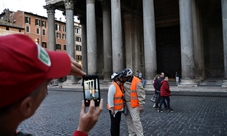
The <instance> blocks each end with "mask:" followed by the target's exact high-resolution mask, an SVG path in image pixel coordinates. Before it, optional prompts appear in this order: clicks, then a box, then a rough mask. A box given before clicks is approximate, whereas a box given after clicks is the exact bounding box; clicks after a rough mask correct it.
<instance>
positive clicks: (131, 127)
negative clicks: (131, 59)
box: [122, 68, 146, 136]
mask: <svg viewBox="0 0 227 136" xmlns="http://www.w3.org/2000/svg"><path fill="white" fill-rule="evenodd" d="M122 73H123V75H122V79H123V81H124V82H125V83H124V90H125V101H126V105H127V107H128V114H125V121H126V124H127V126H128V133H129V136H134V135H137V136H143V135H144V134H143V127H142V123H141V121H140V113H141V112H143V111H144V105H145V97H146V94H145V91H144V88H143V85H142V83H141V80H140V79H139V78H137V77H136V76H133V72H132V70H131V69H129V68H126V69H125V70H123V71H122Z"/></svg>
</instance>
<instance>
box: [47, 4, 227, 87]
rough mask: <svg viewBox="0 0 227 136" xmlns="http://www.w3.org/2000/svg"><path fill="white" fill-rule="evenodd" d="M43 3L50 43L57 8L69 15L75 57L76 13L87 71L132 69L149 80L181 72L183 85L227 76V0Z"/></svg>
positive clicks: (69, 48) (51, 42) (68, 29)
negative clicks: (162, 73)
mask: <svg viewBox="0 0 227 136" xmlns="http://www.w3.org/2000/svg"><path fill="white" fill-rule="evenodd" d="M44 8H45V9H47V13H48V24H53V26H52V27H51V25H49V26H50V27H49V28H48V31H49V34H48V36H49V43H48V45H49V47H50V48H52V47H54V45H55V34H54V26H55V25H54V17H55V16H54V13H55V10H61V11H62V12H63V14H64V15H65V16H66V33H67V34H66V44H67V53H68V54H69V55H71V56H73V54H74V46H75V42H74V41H75V40H74V32H73V31H74V29H73V25H74V22H73V17H74V16H78V18H79V20H80V24H81V26H82V55H83V57H82V62H83V70H84V71H86V72H87V74H98V75H99V76H100V77H101V78H102V79H104V80H109V79H110V75H111V74H112V73H113V72H116V71H121V70H123V69H124V68H131V69H132V70H133V71H134V72H135V73H136V71H140V72H142V73H143V76H144V78H145V79H147V80H148V81H151V80H152V79H153V77H154V76H155V75H156V74H157V73H160V72H165V73H166V75H168V76H169V77H175V74H176V72H177V73H178V75H180V78H181V84H182V85H195V84H197V83H198V82H200V81H202V80H204V79H206V78H222V79H226V78H227V0H46V5H45V6H44ZM51 32H53V33H51Z"/></svg>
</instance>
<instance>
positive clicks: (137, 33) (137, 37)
mask: <svg viewBox="0 0 227 136" xmlns="http://www.w3.org/2000/svg"><path fill="white" fill-rule="evenodd" d="M140 21H141V18H140V17H139V16H138V15H135V16H134V18H133V22H134V26H133V27H134V36H133V39H134V41H133V42H134V48H133V54H134V59H133V65H134V72H136V71H142V69H141V67H140V65H141V62H140V60H141V59H140V57H141V55H140V51H141V49H140V48H142V43H141V37H142V36H141V34H142V33H141V26H142V24H141V22H140Z"/></svg>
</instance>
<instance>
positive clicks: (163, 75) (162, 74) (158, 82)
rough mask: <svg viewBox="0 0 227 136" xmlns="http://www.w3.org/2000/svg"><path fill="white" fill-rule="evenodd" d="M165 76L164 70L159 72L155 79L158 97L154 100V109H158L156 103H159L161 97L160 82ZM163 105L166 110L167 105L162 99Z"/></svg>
mask: <svg viewBox="0 0 227 136" xmlns="http://www.w3.org/2000/svg"><path fill="white" fill-rule="evenodd" d="M164 77H165V73H164V72H161V74H160V76H159V78H158V81H157V86H158V90H157V93H158V99H157V101H156V102H155V110H158V109H159V106H158V104H159V103H160V100H161V99H162V98H161V96H160V89H161V85H162V84H161V82H162V80H163V79H164ZM163 103H164V106H165V109H166V110H167V109H168V108H167V105H166V102H165V101H164V102H163Z"/></svg>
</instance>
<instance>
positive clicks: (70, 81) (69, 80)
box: [63, 76, 76, 86]
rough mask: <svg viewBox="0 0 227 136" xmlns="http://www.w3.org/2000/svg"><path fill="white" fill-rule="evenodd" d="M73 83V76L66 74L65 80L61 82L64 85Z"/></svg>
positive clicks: (74, 82) (74, 80) (74, 81)
mask: <svg viewBox="0 0 227 136" xmlns="http://www.w3.org/2000/svg"><path fill="white" fill-rule="evenodd" d="M73 84H76V78H75V76H67V80H66V81H65V82H64V83H63V85H64V86H69V85H73Z"/></svg>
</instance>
